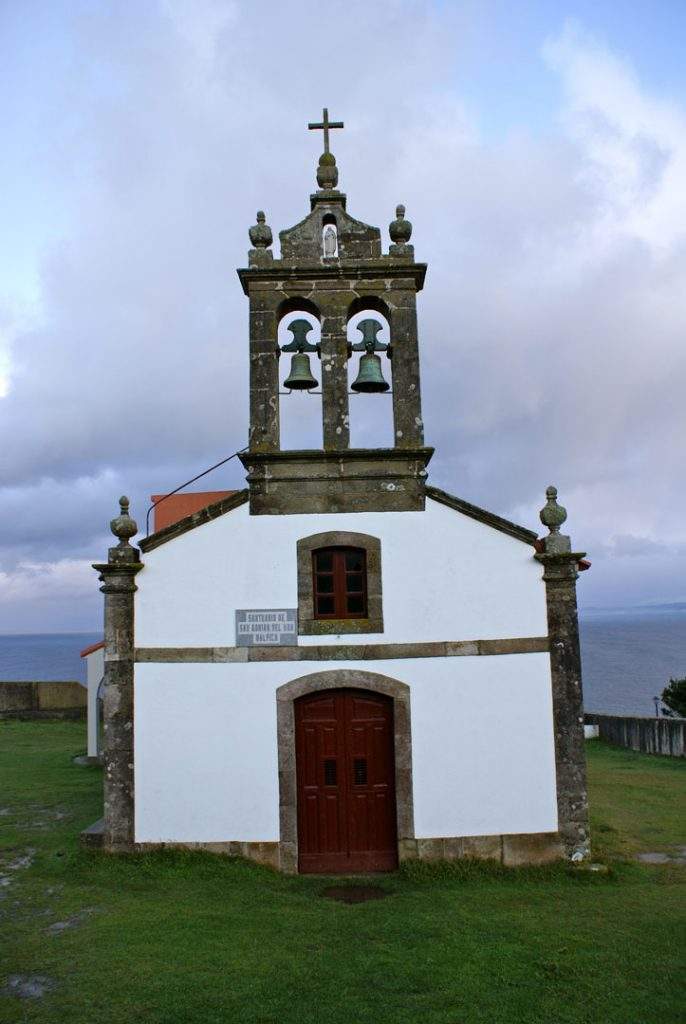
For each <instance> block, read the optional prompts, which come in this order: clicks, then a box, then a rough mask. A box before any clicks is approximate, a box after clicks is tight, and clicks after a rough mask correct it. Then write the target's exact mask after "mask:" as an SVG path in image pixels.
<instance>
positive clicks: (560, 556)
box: [534, 487, 591, 861]
mask: <svg viewBox="0 0 686 1024" xmlns="http://www.w3.org/2000/svg"><path fill="white" fill-rule="evenodd" d="M546 497H547V502H546V505H545V507H544V508H543V510H542V511H541V521H542V522H543V523H544V525H546V526H548V528H549V530H550V533H549V534H548V536H547V537H545V538H543V540H541V541H539V542H538V545H539V551H538V553H537V554H536V555H535V556H534V557H535V558H536V559H537V561H539V562H540V563H541V564H542V566H543V581H544V583H545V588H546V605H547V613H548V637H549V640H550V673H551V681H552V698H553V723H554V731H555V766H556V776H557V812H558V829H559V833H560V839H561V840H562V843H563V846H564V848H565V852H566V854H567V856H568V857H569V859H570V860H572V861H581V860H585V859H586V858H587V857H589V856H590V852H591V849H590V832H589V824H588V793H587V787H586V749H585V741H584V707H583V690H582V685H581V650H580V646H579V619H578V614H577V604H576V580H577V576H578V575H579V573H578V565H579V562H580V560H581V559H582V558H583V556H584V552H579V551H572V550H571V541H570V538H569V537H567V536H565V535H564V534H561V533H560V526H561V525H562V523H563V522H564V521H565V520H566V518H567V512H566V510H565V509H564V508H562V506H561V505H558V504H557V490H556V489H555V488H554V487H549V488H548V489H547V491H546Z"/></svg>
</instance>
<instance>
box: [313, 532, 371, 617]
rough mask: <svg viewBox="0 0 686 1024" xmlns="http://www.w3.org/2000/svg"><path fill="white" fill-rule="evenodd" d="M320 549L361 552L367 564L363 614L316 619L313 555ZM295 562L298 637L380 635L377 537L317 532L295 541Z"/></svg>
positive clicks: (361, 534) (360, 534)
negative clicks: (296, 570)
mask: <svg viewBox="0 0 686 1024" xmlns="http://www.w3.org/2000/svg"><path fill="white" fill-rule="evenodd" d="M321 548H357V549H360V550H362V551H364V553H365V559H366V563H367V614H366V615H360V616H345V617H337V616H326V617H322V618H320V617H316V616H315V601H314V571H313V554H314V552H315V551H317V550H319V549H321ZM297 561H298V633H299V634H301V635H310V634H320V635H321V634H329V635H338V634H341V633H383V613H382V602H381V542H380V540H379V539H378V537H370V536H369V535H368V534H366V533H348V532H345V531H339V530H333V531H329V532H327V533H316V534H313V535H312V536H311V537H303V538H301V539H300V540H299V541H298V545H297Z"/></svg>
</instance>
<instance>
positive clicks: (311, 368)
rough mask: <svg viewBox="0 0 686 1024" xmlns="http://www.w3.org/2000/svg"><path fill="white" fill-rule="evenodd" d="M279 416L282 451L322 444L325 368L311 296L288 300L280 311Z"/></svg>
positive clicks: (315, 311) (314, 446)
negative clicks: (322, 402)
mask: <svg viewBox="0 0 686 1024" xmlns="http://www.w3.org/2000/svg"><path fill="white" fill-rule="evenodd" d="M279 314H280V319H279V321H278V328H277V343H278V346H279V349H280V350H281V356H280V358H279V391H280V392H281V398H280V402H279V418H280V429H281V449H282V451H288V450H298V449H302V448H321V446H322V406H321V401H322V399H321V381H322V370H321V360H320V358H319V354H318V350H319V345H320V343H321V323H320V315H319V310H318V309H317V307H316V306H315V305H314V303H312V302H309V301H308V300H307V299H286V300H285V301H284V302H283V303H282V304H281V307H280V309H279V311H278V314H277V315H279Z"/></svg>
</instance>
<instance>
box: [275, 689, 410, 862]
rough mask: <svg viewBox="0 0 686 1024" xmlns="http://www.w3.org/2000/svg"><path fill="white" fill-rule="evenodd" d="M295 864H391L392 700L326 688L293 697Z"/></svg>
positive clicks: (394, 841)
mask: <svg viewBox="0 0 686 1024" xmlns="http://www.w3.org/2000/svg"><path fill="white" fill-rule="evenodd" d="M294 711H295V750H296V777H297V807H298V869H299V871H301V872H303V873H312V872H336V873H341V874H345V873H347V872H357V871H392V870H393V869H394V868H396V867H397V865H398V835H397V824H396V799H395V751H394V722H393V700H392V698H391V697H387V696H385V695H384V694H381V693H373V692H369V691H368V690H361V689H330V690H325V691H323V692H318V693H310V694H307V695H305V696H303V697H300V698H298V699H297V700H296V701H295V702H294Z"/></svg>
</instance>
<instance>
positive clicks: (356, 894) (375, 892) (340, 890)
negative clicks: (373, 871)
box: [322, 885, 390, 903]
mask: <svg viewBox="0 0 686 1024" xmlns="http://www.w3.org/2000/svg"><path fill="white" fill-rule="evenodd" d="M388 895H390V894H389V893H387V892H386V890H385V889H381V888H380V887H379V886H378V885H330V886H329V887H328V888H326V889H323V890H322V896H325V897H326V899H329V900H338V901H339V902H340V903H366V902H367V901H368V900H383V899H385V898H386V896H388Z"/></svg>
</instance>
